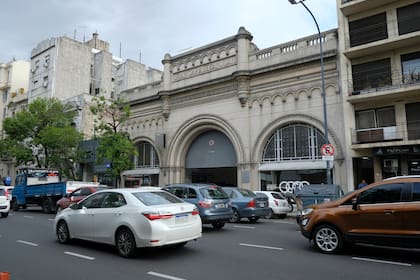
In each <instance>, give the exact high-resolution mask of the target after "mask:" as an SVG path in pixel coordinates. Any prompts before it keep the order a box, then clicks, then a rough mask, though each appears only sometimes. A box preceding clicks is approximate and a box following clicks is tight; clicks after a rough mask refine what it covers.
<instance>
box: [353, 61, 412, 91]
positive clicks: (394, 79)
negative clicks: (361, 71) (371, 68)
mask: <svg viewBox="0 0 420 280" xmlns="http://www.w3.org/2000/svg"><path fill="white" fill-rule="evenodd" d="M378 76H380V75H379V74H378V73H375V74H372V78H369V75H368V74H367V75H366V76H365V82H364V83H363V85H362V86H361V85H360V84H361V82H360V81H359V82H358V85H357V86H356V85H355V84H354V83H353V80H350V81H349V82H348V83H349V94H348V95H349V96H352V95H359V94H369V93H375V92H381V91H385V90H390V89H398V88H404V87H409V86H412V85H420V67H418V69H416V70H415V71H412V72H411V73H409V74H401V72H396V71H394V72H393V73H392V74H391V77H390V76H389V74H386V73H385V74H384V75H383V76H382V77H383V78H382V79H379V78H378Z"/></svg>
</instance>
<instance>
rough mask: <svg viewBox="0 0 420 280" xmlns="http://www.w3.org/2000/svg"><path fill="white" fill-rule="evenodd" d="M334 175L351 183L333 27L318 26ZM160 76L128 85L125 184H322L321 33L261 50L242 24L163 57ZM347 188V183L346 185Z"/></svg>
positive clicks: (264, 186) (125, 93)
mask: <svg viewBox="0 0 420 280" xmlns="http://www.w3.org/2000/svg"><path fill="white" fill-rule="evenodd" d="M322 42H323V49H324V65H325V84H326V86H325V89H326V90H325V91H326V103H327V117H328V132H329V141H330V142H331V144H332V145H333V146H334V148H335V154H334V160H333V161H332V162H331V163H330V165H331V167H332V176H333V182H334V183H337V184H343V183H345V182H346V176H347V173H346V169H347V168H346V165H345V164H346V160H345V157H346V154H345V151H346V148H345V145H346V144H345V143H344V142H343V139H344V119H343V113H342V102H343V96H342V94H341V90H340V86H339V73H338V65H339V63H338V60H337V55H338V53H337V49H338V47H337V43H338V40H337V31H336V30H330V31H327V32H323V33H322ZM163 66H164V71H163V81H162V82H155V83H150V84H148V85H144V86H141V87H135V88H132V89H129V90H126V91H123V92H122V93H121V95H122V96H123V98H125V99H126V100H129V102H130V104H131V110H132V113H133V116H132V118H131V119H130V121H129V122H128V123H127V125H126V127H125V128H124V129H125V130H126V131H127V132H129V134H130V136H131V138H132V139H133V140H134V141H135V143H136V145H137V147H138V151H139V155H138V157H137V158H136V159H135V164H136V168H135V169H133V170H127V171H125V172H124V173H123V179H124V181H125V184H126V186H133V185H143V184H152V185H161V186H162V185H165V184H170V183H179V182H213V183H217V184H220V185H237V186H242V187H248V188H251V189H255V190H257V189H263V190H264V189H270V188H276V187H278V186H279V185H280V184H281V183H282V182H297V183H298V182H304V181H306V182H309V183H326V182H327V179H326V161H325V160H323V159H322V156H321V151H320V149H321V146H322V145H323V144H324V143H325V139H324V132H323V131H324V126H323V125H324V121H323V98H322V87H321V66H320V48H319V38H318V35H314V36H309V37H306V38H302V39H298V40H295V41H292V42H288V43H285V44H280V45H277V46H273V47H271V48H267V49H263V50H259V49H258V47H257V46H256V45H255V44H253V43H252V35H251V34H250V33H249V32H248V31H247V30H245V28H243V27H241V28H240V29H239V31H238V33H237V34H236V35H234V36H231V37H229V38H225V39H222V40H220V41H217V42H214V43H211V44H208V45H206V46H203V47H201V48H198V49H194V50H191V51H188V52H186V53H183V54H180V55H177V56H174V57H172V56H170V55H169V54H167V55H165V58H164V60H163ZM343 187H344V188H345V186H343Z"/></svg>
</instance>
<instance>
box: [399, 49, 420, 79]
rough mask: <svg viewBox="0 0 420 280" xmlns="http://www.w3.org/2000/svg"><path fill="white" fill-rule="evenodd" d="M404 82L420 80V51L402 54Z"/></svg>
mask: <svg viewBox="0 0 420 280" xmlns="http://www.w3.org/2000/svg"><path fill="white" fill-rule="evenodd" d="M401 68H402V72H403V79H404V83H416V82H420V52H415V53H409V54H404V55H402V56H401Z"/></svg>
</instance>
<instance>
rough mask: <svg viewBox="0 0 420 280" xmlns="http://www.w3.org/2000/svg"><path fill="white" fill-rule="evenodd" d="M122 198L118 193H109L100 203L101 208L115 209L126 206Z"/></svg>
mask: <svg viewBox="0 0 420 280" xmlns="http://www.w3.org/2000/svg"><path fill="white" fill-rule="evenodd" d="M126 204H127V202H126V201H125V199H124V196H123V195H122V194H120V193H109V194H108V195H107V196H106V197H105V199H104V202H103V203H102V208H117V207H121V206H123V205H126Z"/></svg>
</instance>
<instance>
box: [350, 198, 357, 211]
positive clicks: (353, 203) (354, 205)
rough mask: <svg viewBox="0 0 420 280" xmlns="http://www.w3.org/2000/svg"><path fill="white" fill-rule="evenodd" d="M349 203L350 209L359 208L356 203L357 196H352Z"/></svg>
mask: <svg viewBox="0 0 420 280" xmlns="http://www.w3.org/2000/svg"><path fill="white" fill-rule="evenodd" d="M351 205H352V207H351V208H352V209H353V210H359V205H358V203H357V196H356V197H353V199H352V200H351Z"/></svg>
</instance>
